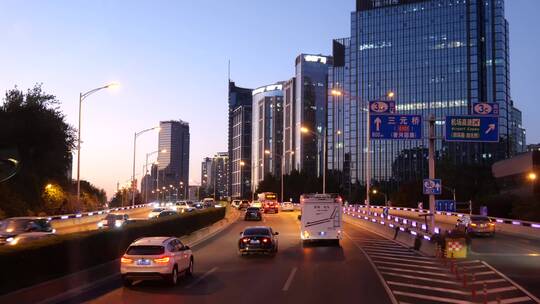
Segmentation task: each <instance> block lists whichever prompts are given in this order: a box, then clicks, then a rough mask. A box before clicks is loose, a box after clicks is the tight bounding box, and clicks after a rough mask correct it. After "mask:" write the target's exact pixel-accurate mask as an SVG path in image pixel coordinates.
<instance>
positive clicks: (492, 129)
mask: <svg viewBox="0 0 540 304" xmlns="http://www.w3.org/2000/svg"><path fill="white" fill-rule="evenodd" d="M491 131H495V124H489V127H488V129H487V130H486V134H489V132H491Z"/></svg>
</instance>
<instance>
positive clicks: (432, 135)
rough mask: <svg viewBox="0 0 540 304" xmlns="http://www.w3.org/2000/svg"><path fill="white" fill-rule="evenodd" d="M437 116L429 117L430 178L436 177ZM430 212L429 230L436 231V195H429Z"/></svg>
mask: <svg viewBox="0 0 540 304" xmlns="http://www.w3.org/2000/svg"><path fill="white" fill-rule="evenodd" d="M435 139H436V137H435V116H434V115H433V114H431V115H430V117H429V152H428V153H429V156H428V157H429V178H430V179H432V180H433V179H435ZM429 213H430V214H431V223H430V225H429V226H430V227H429V231H430V232H431V233H434V232H435V195H434V194H430V195H429Z"/></svg>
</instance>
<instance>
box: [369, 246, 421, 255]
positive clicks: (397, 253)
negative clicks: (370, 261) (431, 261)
mask: <svg viewBox="0 0 540 304" xmlns="http://www.w3.org/2000/svg"><path fill="white" fill-rule="evenodd" d="M360 247H361V246H360ZM364 250H365V251H366V252H368V253H372V252H383V253H393V254H396V255H405V256H417V255H416V254H415V253H414V252H410V251H401V252H396V251H395V250H385V249H371V248H370V249H368V248H364Z"/></svg>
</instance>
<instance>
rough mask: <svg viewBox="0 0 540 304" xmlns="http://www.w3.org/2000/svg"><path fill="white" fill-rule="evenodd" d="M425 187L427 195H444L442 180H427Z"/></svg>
mask: <svg viewBox="0 0 540 304" xmlns="http://www.w3.org/2000/svg"><path fill="white" fill-rule="evenodd" d="M423 185H424V194H425V195H441V194H442V181H441V180H440V179H425V180H424V183H423Z"/></svg>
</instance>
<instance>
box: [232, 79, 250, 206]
mask: <svg viewBox="0 0 540 304" xmlns="http://www.w3.org/2000/svg"><path fill="white" fill-rule="evenodd" d="M251 108H252V90H251V89H244V88H240V87H237V86H236V85H235V84H234V82H231V81H229V134H228V137H229V138H228V150H229V164H228V166H229V170H228V174H229V181H230V182H229V196H231V197H233V198H250V197H251V129H252V127H251V120H252V111H251Z"/></svg>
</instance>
